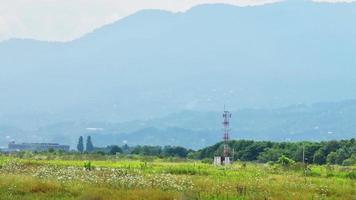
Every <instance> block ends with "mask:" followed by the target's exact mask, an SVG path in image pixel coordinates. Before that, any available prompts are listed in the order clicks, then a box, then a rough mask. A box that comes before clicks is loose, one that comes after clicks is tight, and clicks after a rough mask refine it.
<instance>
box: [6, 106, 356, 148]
mask: <svg viewBox="0 0 356 200" xmlns="http://www.w3.org/2000/svg"><path fill="white" fill-rule="evenodd" d="M232 113H233V115H232V121H231V128H232V131H231V138H232V139H253V140H270V141H301V140H313V141H321V140H332V139H349V138H354V137H355V136H356V100H349V101H342V102H335V103H318V104H313V105H310V106H309V105H302V104H300V105H294V106H289V107H284V108H278V109H243V110H238V111H234V112H232ZM221 122H222V117H221V113H220V112H205V111H183V112H179V113H176V114H170V115H168V116H165V117H162V118H157V119H152V120H145V121H130V122H124V123H105V122H74V121H72V122H63V123H55V124H52V125H49V126H44V127H41V128H40V129H38V130H32V131H28V130H27V131H26V130H16V129H13V128H7V129H5V128H4V127H1V126H0V130H2V131H3V132H0V136H1V137H5V136H6V134H11V133H16V132H17V133H19V135H18V136H15V137H14V138H12V139H15V140H24V141H53V142H61V143H66V144H71V145H72V146H75V142H76V140H77V138H78V137H79V135H91V136H92V137H93V140H94V143H95V144H96V145H98V146H106V145H109V144H124V143H127V144H129V145H131V146H132V145H161V146H164V145H179V146H185V147H189V148H194V149H198V148H203V147H206V146H209V145H212V144H215V143H216V142H218V141H220V140H221V137H222V133H221V132H222V123H221ZM48 133H51V134H48ZM24 135H27V136H28V137H25V136H24ZM3 145H5V144H3Z"/></svg>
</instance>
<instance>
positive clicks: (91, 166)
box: [0, 155, 356, 200]
mask: <svg viewBox="0 0 356 200" xmlns="http://www.w3.org/2000/svg"><path fill="white" fill-rule="evenodd" d="M88 160H91V161H90V162H88ZM0 166H1V168H0V194H1V195H0V199H1V200H2V199H11V200H12V199H18V200H26V199H36V200H37V199H46V200H47V199H83V200H100V199H241V200H242V199H335V200H339V199H350V200H352V199H356V190H355V186H356V184H355V183H356V168H355V166H353V167H342V166H330V165H328V166H326V165H325V166H317V165H313V166H308V168H309V169H308V170H305V167H304V166H303V165H302V164H298V163H296V164H293V165H290V166H282V165H278V164H257V163H250V162H249V163H242V162H235V163H234V164H233V165H231V166H229V167H226V168H225V167H214V166H212V165H211V164H204V163H201V162H199V161H189V160H179V159H176V160H174V159H171V160H167V159H166V160H163V159H157V158H148V157H145V158H130V159H128V158H122V157H117V156H99V155H98V156H96V157H95V156H89V155H80V156H78V155H73V156H69V155H68V156H50V155H36V156H35V155H30V156H21V157H18V156H17V157H14V156H11V157H10V156H5V155H4V156H1V157H0Z"/></svg>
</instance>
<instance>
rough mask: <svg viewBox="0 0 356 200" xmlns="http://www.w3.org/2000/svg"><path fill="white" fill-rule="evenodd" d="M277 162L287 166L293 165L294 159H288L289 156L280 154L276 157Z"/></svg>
mask: <svg viewBox="0 0 356 200" xmlns="http://www.w3.org/2000/svg"><path fill="white" fill-rule="evenodd" d="M277 163H278V164H280V165H282V166H285V167H288V166H291V165H294V164H295V161H294V160H292V159H290V158H288V157H287V156H285V155H282V156H281V157H279V158H278V161H277Z"/></svg>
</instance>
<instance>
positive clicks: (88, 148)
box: [85, 136, 94, 153]
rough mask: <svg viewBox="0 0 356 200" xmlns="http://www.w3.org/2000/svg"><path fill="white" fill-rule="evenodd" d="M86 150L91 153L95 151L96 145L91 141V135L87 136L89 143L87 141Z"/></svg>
mask: <svg viewBox="0 0 356 200" xmlns="http://www.w3.org/2000/svg"><path fill="white" fill-rule="evenodd" d="M85 150H86V151H87V152H89V153H90V152H93V151H94V145H93V142H92V141H91V136H88V137H87V143H86V147H85Z"/></svg>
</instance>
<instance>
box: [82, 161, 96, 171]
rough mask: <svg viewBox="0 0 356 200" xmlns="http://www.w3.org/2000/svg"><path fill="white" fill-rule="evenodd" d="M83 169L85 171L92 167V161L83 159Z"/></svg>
mask: <svg viewBox="0 0 356 200" xmlns="http://www.w3.org/2000/svg"><path fill="white" fill-rule="evenodd" d="M84 169H85V170H87V171H91V170H93V169H94V166H93V165H92V163H91V162H90V161H85V162H84Z"/></svg>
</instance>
